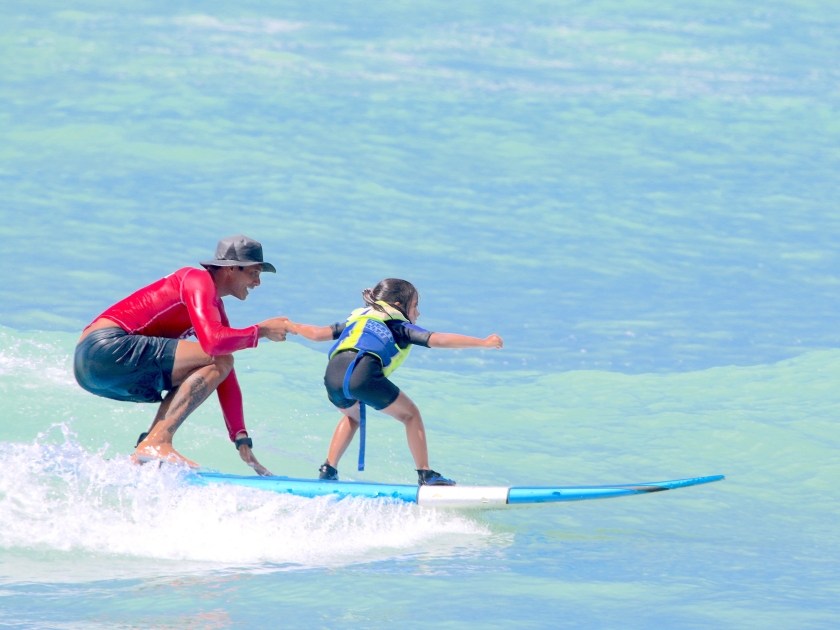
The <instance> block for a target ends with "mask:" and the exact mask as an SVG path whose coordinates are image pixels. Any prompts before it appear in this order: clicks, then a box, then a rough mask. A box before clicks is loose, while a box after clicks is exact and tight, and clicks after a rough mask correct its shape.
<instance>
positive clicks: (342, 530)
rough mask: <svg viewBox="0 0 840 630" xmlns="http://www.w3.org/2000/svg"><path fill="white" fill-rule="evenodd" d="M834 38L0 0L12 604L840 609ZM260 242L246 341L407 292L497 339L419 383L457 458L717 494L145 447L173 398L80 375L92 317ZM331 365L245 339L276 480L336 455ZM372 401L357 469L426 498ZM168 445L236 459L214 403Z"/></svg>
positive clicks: (823, 24) (505, 610)
mask: <svg viewBox="0 0 840 630" xmlns="http://www.w3.org/2000/svg"><path fill="white" fill-rule="evenodd" d="M838 42H840V18H838V17H837V12H836V8H835V6H834V5H833V4H832V3H829V2H806V1H801V2H797V1H789V0H788V1H775V2H767V3H762V4H761V5H760V6H758V5H756V4H755V3H747V2H734V3H733V2H727V3H724V2H719V1H715V0H700V1H699V2H693V3H685V2H674V3H668V4H663V3H657V2H647V1H644V0H630V1H628V2H622V3H616V2H606V1H604V2H599V1H596V2H589V3H576V2H541V1H537V0H535V1H534V2H529V3H513V2H493V1H489V0H488V1H485V2H473V1H471V0H466V1H464V2H459V3H447V2H440V1H432V0H428V1H421V0H417V1H414V2H398V1H394V2H388V3H362V2H358V1H355V0H349V1H347V2H342V3H331V4H327V3H312V2H309V3H304V2H276V3H270V4H269V3H258V2H243V1H241V0H237V1H235V2H227V3H221V2H213V1H206V2H201V3H198V2H166V3H165V2H161V1H160V0H148V1H140V0H137V1H135V2H120V1H116V2H107V3H106V2H100V1H95V0H90V1H85V0H80V1H78V2H74V3H72V5H67V4H66V3H58V2H55V1H54V0H27V1H26V2H22V1H19V0H10V1H8V2H4V3H2V4H0V253H2V260H3V263H2V264H3V267H2V268H3V273H2V275H0V413H2V417H0V625H2V626H5V627H12V628H62V629H63V628H68V629H69V628H134V627H160V628H228V627H257V628H275V627H290V628H360V627H361V628H391V627H399V626H408V627H413V626H419V625H420V624H426V625H430V626H434V627H441V628H450V627H451V628H466V627H470V628H472V627H479V628H512V627H516V628H556V627H565V628H657V629H658V628H761V629H765V628H835V627H837V626H838V625H840V565H838V558H840V534H838V528H837V522H838V517H840V492H838V489H837V480H838V479H839V478H840V432H838V416H839V415H840V387H838V383H840V328H838V325H837V318H836V315H835V313H836V311H837V309H838V304H840V273H838V271H837V266H838V254H837V246H836V243H837V242H838V239H840V211H838V209H837V200H838V198H840V194H839V193H840V185H838V181H840V179H838V172H840V152H838V149H837V147H838V146H840V116H838V107H840V70H839V69H838V67H837V63H836V59H837V58H838V57H839V56H840V44H838ZM240 232H241V233H245V234H248V235H250V236H252V237H254V238H257V239H259V240H260V241H261V242H262V243H263V245H264V248H265V254H266V258H267V260H269V261H271V262H273V263H274V264H275V265H276V266H277V268H278V271H279V273H278V274H277V275H276V277H275V276H271V277H264V278H263V284H262V286H261V287H259V288H258V289H256V290H255V291H254V292H253V294H252V295H251V296H250V297H249V298H248V300H247V301H245V302H237V301H235V300H232V299H230V298H229V299H228V301H227V310H228V314H229V315H230V317H231V320H232V321H233V323H234V325H247V324H250V323H253V322H255V321H260V320H262V319H265V318H267V317H271V316H275V315H280V314H282V315H287V316H289V317H291V318H292V319H294V320H297V321H303V322H311V323H318V324H328V323H332V322H334V321H339V320H341V319H342V318H343V317H345V316H346V315H347V313H348V312H349V311H350V310H351V309H353V308H355V307H357V306H358V305H359V292H360V291H361V289H363V288H365V287H368V286H372V285H373V284H375V283H376V282H377V281H378V280H380V279H382V278H384V277H388V276H399V277H405V278H408V279H410V280H412V281H413V282H414V283H415V284H416V285H417V286H418V288H419V290H420V293H421V303H420V310H421V313H422V317H421V319H420V322H419V323H420V324H421V325H424V326H426V327H428V328H429V329H431V330H441V331H451V332H460V333H467V334H474V335H481V336H484V335H487V334H490V333H492V332H496V333H499V334H501V335H502V336H503V337H504V338H505V341H506V347H505V348H504V350H502V351H500V352H490V351H466V350H465V351H450V352H447V351H443V350H430V349H422V348H418V349H415V350H414V351H413V353H412V356H411V358H410V360H409V363H408V364H407V365H406V366H405V367H403V368H401V369H400V371H399V372H398V373H396V374H395V376H394V380H395V382H397V384H398V385H400V387H402V388H403V389H404V390H405V391H406V392H407V393H408V394H409V395H410V396H411V397H412V398H413V399H414V400H415V401H416V402H417V403H418V405H419V407H420V409H421V410H422V412H423V414H424V418H425V421H426V425H427V429H428V434H429V444H430V452H431V464H432V466H433V467H434V468H436V469H437V470H440V471H441V472H443V473H444V474H446V475H448V476H452V477H453V478H455V479H457V480H458V482H459V483H462V484H495V485H508V484H510V485H534V484H564V485H577V484H608V483H632V482H644V481H656V480H662V479H675V478H681V477H690V476H697V475H705V474H725V475H726V476H727V479H726V481H723V482H720V483H717V484H712V485H709V486H703V487H697V488H688V489H684V490H679V491H675V492H667V493H658V494H654V495H650V496H642V497H635V498H627V499H617V500H612V501H592V502H583V503H578V504H561V505H556V506H549V507H541V508H533V509H516V510H510V511H458V510H433V509H420V508H417V507H412V506H400V505H394V504H390V503H380V502H375V501H362V500H359V501H349V500H345V501H341V502H336V501H333V500H327V499H323V500H321V499H318V500H308V499H299V498H294V497H286V496H274V495H268V496H264V494H263V493H260V492H258V491H254V490H249V489H244V488H240V489H236V488H200V487H194V486H190V485H189V484H188V483H187V482H186V481H185V479H184V476H183V473H182V472H181V471H179V470H177V469H164V470H152V469H149V468H146V467H135V466H132V465H130V464H129V463H128V461H127V457H126V456H127V454H128V453H130V452H131V446H132V445H133V444H134V441H135V439H136V436H137V434H138V433H139V432H140V431H143V430H145V428H146V427H147V425H148V423H149V421H150V419H151V418H152V416H153V413H154V409H153V408H152V407H150V406H147V405H132V404H125V403H118V402H114V401H108V400H105V399H101V398H96V397H94V396H91V395H89V394H86V393H85V392H83V391H82V390H81V389H80V388H79V387H78V386H77V385H76V384H75V382H74V380H73V377H72V372H71V366H70V361H71V355H72V352H73V348H74V344H75V341H76V339H77V338H78V335H79V332H80V330H81V329H82V328H83V327H84V326H85V325H86V324H87V323H88V322H90V321H91V320H92V319H93V318H94V317H95V316H96V315H97V314H98V313H99V312H101V311H102V310H104V309H105V308H106V307H107V306H109V305H110V304H112V303H113V302H115V301H116V300H118V299H120V298H122V297H124V296H125V295H127V294H128V293H130V292H131V291H133V290H135V289H136V288H138V287H140V286H143V285H144V284H147V283H149V282H151V281H154V280H156V279H158V278H159V277H162V276H163V275H166V274H168V273H170V272H171V271H173V270H175V269H177V268H179V267H182V266H187V265H195V264H196V263H197V261H199V260H203V259H206V258H209V257H211V256H212V252H213V248H214V246H215V243H216V241H217V240H218V239H219V238H221V237H223V236H227V235H230V234H235V233H240ZM266 276H269V274H266ZM324 352H325V347H324V346H323V345H318V344H312V343H306V342H301V341H300V340H298V339H291V340H290V341H289V342H287V343H284V344H270V343H263V344H260V346H259V347H258V348H257V349H255V350H249V351H243V352H241V353H239V354H238V355H237V358H236V361H237V372H238V373H239V375H240V381H241V383H242V387H243V390H244V393H245V405H246V406H245V410H246V418H247V422H248V426H249V429H250V431H251V432H252V434H253V437H254V441H255V450H256V452H257V454H258V456H259V457H260V460H261V461H262V462H263V463H264V464H265V465H266V466H267V467H268V468H269V469H271V470H272V471H274V472H275V473H277V474H284V475H291V476H301V477H313V476H315V474H316V470H317V466H318V465H319V464H320V463H321V462H322V461H323V459H324V456H325V453H326V448H327V444H328V442H329V438H330V436H331V432H332V429H333V428H334V426H335V422H336V421H337V420H338V414H337V413H336V412H335V410H334V409H333V408H332V407H331V405H330V404H329V403H328V401H327V400H326V397H325V395H324V393H323V387H322V384H321V378H322V375H323V369H324V365H325V354H324ZM370 422H371V426H370V431H369V438H368V439H369V444H368V465H367V470H366V471H365V472H363V473H358V472H355V471H354V470H353V466H352V459H353V449H354V446H353V447H351V450H350V452H348V455H347V457H346V458H345V460H344V461H343V462H342V466H341V474H342V477H343V478H346V479H364V480H370V481H393V482H405V483H411V482H412V481H413V479H414V472H413V470H412V465H411V459H410V456H409V453H408V449H407V446H406V445H405V440H404V433H403V431H402V428H401V426H400V425H398V423H396V422H394V421H393V420H390V419H388V418H386V417H384V416H380V415H378V414H373V415H372V418H371V421H370ZM176 446H177V447H178V448H179V449H180V450H181V451H182V452H183V453H184V454H186V455H187V456H188V457H190V458H192V459H194V460H196V461H198V462H200V463H201V464H202V465H203V466H205V467H207V468H209V469H215V470H221V471H224V472H230V473H240V474H242V473H245V472H247V469H246V468H245V467H244V466H243V465H242V463H241V462H240V461H239V460H238V457H237V454H236V452H235V450H234V449H233V448H232V447H231V446H230V444H229V442H228V441H227V440H226V435H225V430H224V425H223V422H222V419H221V414H220V412H219V409H218V405H217V404H216V403H215V401H214V400H211V401H210V402H208V403H207V404H206V405H204V406H203V407H202V408H200V409H199V410H198V411H197V412H196V413H195V414H194V415H193V416H192V417H191V419H190V420H189V421H188V422H187V423H186V424H185V425H184V426H183V427H182V428H181V430H180V431H179V433H178V436H177V437H176Z"/></svg>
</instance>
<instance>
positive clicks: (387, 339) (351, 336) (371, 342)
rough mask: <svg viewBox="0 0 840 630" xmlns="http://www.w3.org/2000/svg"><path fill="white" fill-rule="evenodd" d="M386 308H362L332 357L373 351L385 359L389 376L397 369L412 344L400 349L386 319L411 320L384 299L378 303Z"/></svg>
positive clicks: (355, 315) (384, 370)
mask: <svg viewBox="0 0 840 630" xmlns="http://www.w3.org/2000/svg"><path fill="white" fill-rule="evenodd" d="M376 304H377V305H379V306H381V307H382V309H383V310H384V311H385V312H384V313H383V312H382V311H380V310H378V309H375V308H373V307H372V306H368V307H366V308H358V309H356V310H355V311H353V312H352V313H351V314H350V317H349V318H347V327H346V328H345V329H344V332H342V333H341V336H340V337H339V338H338V341H336V343H335V345H334V346H333V347H332V349H331V350H330V358H333V357H334V356H335V355H336V354H338V353H339V352H344V351H345V350H356V351H357V352H358V353H359V355H360V356H361V355H362V354H363V353H364V354H372V355H374V356H375V357H377V358H378V359H379V360H380V361H381V362H382V373H383V374H384V375H385V376H388V375H389V374H391V372H393V371H394V370H396V369H397V368H398V367H399V366H400V365H401V364H402V362H403V361H405V359H406V357H408V353H409V352H411V344H409V345H408V346H407V347H406V348H400V347H399V346H398V345H397V342H396V341H395V340H394V335H393V334H392V333H391V330H390V329H389V328H388V325H387V324H386V322H388V321H390V320H398V321H402V322H407V321H408V319H406V317H405V316H404V315H403V314H402V313H400V312H399V311H398V310H397V309H395V308H394V307H393V306H391V305H390V304H388V303H387V302H382V301H381V300H380V301H378V302H377V303H376Z"/></svg>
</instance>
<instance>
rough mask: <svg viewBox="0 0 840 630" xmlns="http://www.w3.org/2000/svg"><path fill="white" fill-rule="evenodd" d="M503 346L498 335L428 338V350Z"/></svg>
mask: <svg viewBox="0 0 840 630" xmlns="http://www.w3.org/2000/svg"><path fill="white" fill-rule="evenodd" d="M301 334H303V333H301ZM304 336H305V335H304ZM504 345H505V342H504V341H503V340H502V338H501V337H499V335H490V336H489V337H486V338H484V339H481V338H479V337H468V336H467V335H456V334H455V333H439V332H435V333H432V336H431V337H429V347H430V348H495V349H497V350H500V349H501V348H502V346H504Z"/></svg>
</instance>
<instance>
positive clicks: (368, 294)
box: [362, 289, 376, 306]
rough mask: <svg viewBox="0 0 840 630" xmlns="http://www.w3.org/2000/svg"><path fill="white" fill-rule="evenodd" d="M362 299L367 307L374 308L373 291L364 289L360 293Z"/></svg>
mask: <svg viewBox="0 0 840 630" xmlns="http://www.w3.org/2000/svg"><path fill="white" fill-rule="evenodd" d="M362 299H363V300H364V301H365V304H367V305H368V306H376V298H375V297H373V289H365V290H364V291H362Z"/></svg>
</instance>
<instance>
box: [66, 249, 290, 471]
mask: <svg viewBox="0 0 840 630" xmlns="http://www.w3.org/2000/svg"><path fill="white" fill-rule="evenodd" d="M200 264H201V266H202V267H204V269H196V268H193V267H185V268H183V269H179V270H178V271H176V272H175V273H173V274H171V275H169V276H167V277H165V278H162V279H161V280H158V281H157V282H154V283H152V284H150V285H149V286H147V287H144V288H142V289H140V290H139V291H136V292H135V293H133V294H131V295H130V296H128V297H127V298H125V299H124V300H122V301H120V302H117V303H116V304H115V305H113V306H112V307H111V308H109V309H108V310H106V311H105V312H104V313H102V314H101V315H100V316H99V317H97V318H96V319H95V320H93V322H92V323H91V324H90V325H89V326H88V327H87V328H85V330H84V331H83V332H82V336H81V338H80V339H79V343H78V345H77V346H76V353H75V357H74V365H73V367H74V373H75V376H76V381H77V382H78V383H79V385H80V386H81V387H82V388H83V389H85V390H87V391H89V392H91V393H92V394H96V395H98V396H104V397H105V398H111V399H113V400H125V401H132V402H159V403H160V407H159V408H158V411H157V415H156V416H155V419H154V421H153V422H152V426H151V427H150V428H149V431H148V432H146V433H142V434H140V438H139V439H138V440H137V448H136V451H135V457H136V459H137V460H139V461H141V462H145V461H150V460H163V461H167V462H173V463H183V464H187V465H189V466H191V467H197V466H198V464H196V463H195V462H191V461H190V460H188V459H187V458H185V457H184V456H183V455H181V454H180V453H178V452H177V451H176V450H175V449H174V448H173V446H172V437H173V436H174V435H175V432H176V431H177V430H178V427H180V426H181V424H183V422H184V420H186V419H187V416H189V415H190V413H192V412H193V411H194V410H195V409H196V407H198V406H199V405H200V404H201V403H203V402H204V401H205V400H206V399H207V397H208V396H209V395H210V394H211V393H212V392H213V390H216V392H217V394H218V396H219V403H220V404H221V407H222V415H223V416H224V419H225V424H226V425H227V429H228V434H229V436H230V439H231V441H232V442H234V444H235V445H236V448H237V450H238V451H239V456H240V457H241V458H242V460H243V461H244V462H245V463H246V464H248V465H249V466H251V467H252V468H253V469H254V470H255V471H256V472H257V473H258V474H260V475H270V474H271V473H270V472H268V470H266V469H265V468H264V467H263V466H262V465H260V463H259V462H258V461H257V458H256V457H255V456H254V453H253V452H252V450H251V449H252V447H253V443H252V441H251V438H249V437H248V432H247V431H246V430H245V417H244V413H243V407H242V392H241V390H240V389H239V383H238V381H237V380H236V372H234V370H233V353H234V352H236V351H238V350H244V349H245V348H255V347H256V346H257V342H258V340H259V339H261V338H267V339H270V340H271V341H284V340H285V339H286V334H287V333H289V332H293V331H292V326H293V324H292V322H290V321H289V319H288V318H287V317H274V318H272V319H268V320H266V321H264V322H262V323H260V324H255V325H253V326H250V327H248V328H231V327H230V322H229V321H228V318H227V315H226V314H225V309H224V305H223V304H222V298H223V297H226V296H228V295H232V296H234V297H235V298H237V299H240V300H244V299H245V298H247V297H248V291H249V290H252V289H254V288H255V287H258V286H259V285H260V273H261V272H263V271H270V272H271V273H276V272H277V270H276V269H275V268H274V265H272V264H271V263H267V262H264V261H263V252H262V246H261V245H260V244H259V243H258V242H257V241H255V240H253V239H251V238H248V237H247V236H244V235H242V234H239V235H237V236H231V237H229V238H223V239H222V240H221V241H219V244H218V246H217V247H216V255H215V257H214V259H213V260H207V261H203V262H201V263H200ZM189 335H195V336H196V338H197V339H198V341H197V342H195V341H186V340H185V338H186V337H187V336H189ZM164 391H166V392H167V394H166V396H165V397H163V396H162V392H164Z"/></svg>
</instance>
